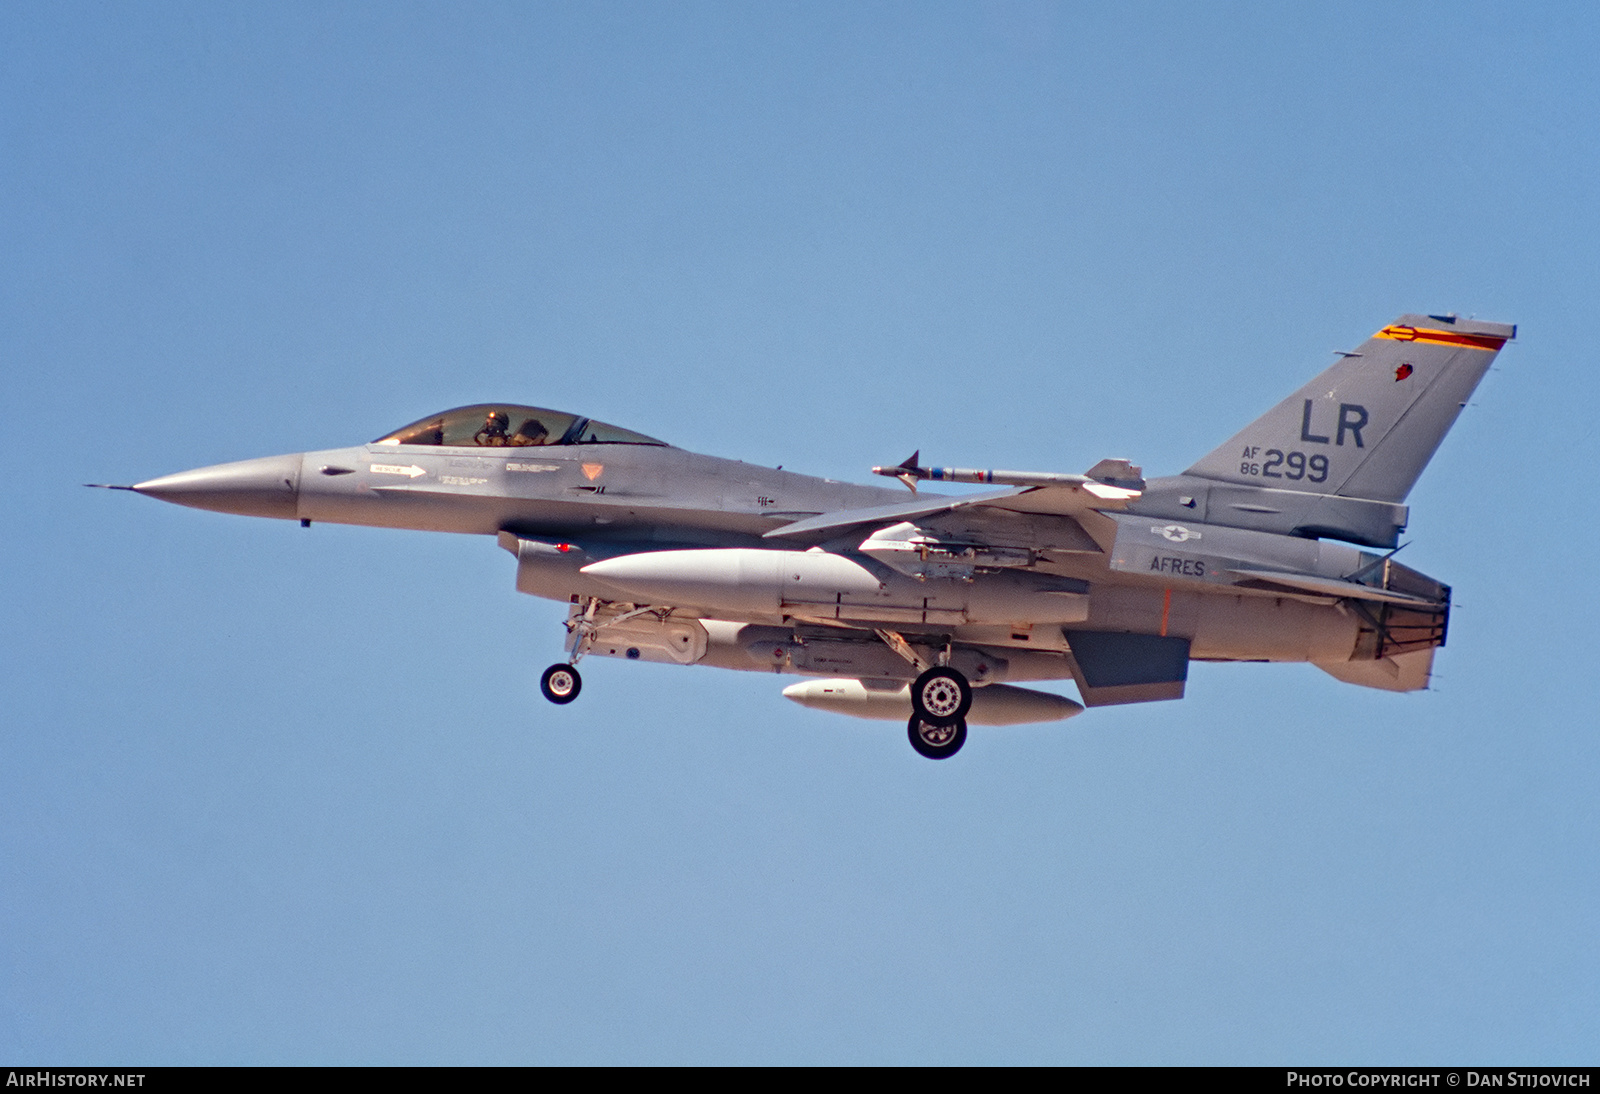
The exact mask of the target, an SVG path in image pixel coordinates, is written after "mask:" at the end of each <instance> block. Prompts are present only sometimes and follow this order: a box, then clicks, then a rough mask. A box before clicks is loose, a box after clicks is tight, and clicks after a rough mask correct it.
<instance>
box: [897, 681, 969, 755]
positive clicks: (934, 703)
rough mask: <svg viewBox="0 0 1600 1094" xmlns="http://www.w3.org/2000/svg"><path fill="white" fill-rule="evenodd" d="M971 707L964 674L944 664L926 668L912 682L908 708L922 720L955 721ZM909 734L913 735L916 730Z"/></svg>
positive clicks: (942, 723) (964, 715)
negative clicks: (914, 681)
mask: <svg viewBox="0 0 1600 1094" xmlns="http://www.w3.org/2000/svg"><path fill="white" fill-rule="evenodd" d="M971 709H972V685H971V684H969V683H967V678H966V677H965V676H963V675H961V674H960V673H959V672H957V671H956V670H955V669H953V668H950V667H949V666H947V665H940V666H935V667H934V668H931V669H929V670H927V671H926V672H924V673H923V674H922V675H921V676H919V677H917V680H916V683H914V684H912V685H911V711H912V713H913V715H915V716H916V717H917V718H920V719H922V720H923V721H924V722H928V723H930V724H932V725H945V726H947V725H954V724H955V723H957V722H960V721H961V720H962V719H963V718H965V717H966V716H967V711H969V710H971ZM963 735H965V730H963ZM912 736H913V737H915V736H916V735H915V733H913V734H912ZM960 747H961V746H960V745H957V746H956V748H960ZM951 751H954V749H952V750H951Z"/></svg>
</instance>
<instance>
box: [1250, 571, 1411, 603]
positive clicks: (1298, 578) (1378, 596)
mask: <svg viewBox="0 0 1600 1094" xmlns="http://www.w3.org/2000/svg"><path fill="white" fill-rule="evenodd" d="M1232 573H1234V574H1237V575H1238V576H1239V577H1240V578H1242V579H1243V580H1242V581H1241V582H1240V584H1242V585H1250V584H1253V583H1255V582H1262V583H1263V584H1267V585H1278V586H1283V587H1286V588H1289V589H1293V590H1297V591H1299V592H1307V593H1314V594H1316V595H1317V596H1336V597H1339V598H1341V599H1347V600H1372V601H1377V602H1380V603H1383V604H1404V605H1406V606H1407V607H1415V608H1428V609H1436V608H1439V607H1441V605H1440V604H1439V603H1438V602H1437V601H1433V600H1429V599H1427V598H1426V597H1421V596H1412V595H1410V594H1408V593H1398V592H1392V591H1390V590H1388V589H1375V588H1373V587H1372V586H1371V585H1358V584H1357V583H1356V582H1354V581H1342V580H1340V579H1339V578H1336V577H1316V576H1314V575H1312V574H1293V573H1286V572H1283V571H1278V570H1256V569H1245V568H1238V567H1236V568H1235V569H1234V570H1233V571H1232Z"/></svg>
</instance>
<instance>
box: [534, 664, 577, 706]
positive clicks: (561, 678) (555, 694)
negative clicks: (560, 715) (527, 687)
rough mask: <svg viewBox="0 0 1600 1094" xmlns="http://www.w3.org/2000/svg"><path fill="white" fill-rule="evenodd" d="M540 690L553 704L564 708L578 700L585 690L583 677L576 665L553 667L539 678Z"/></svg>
mask: <svg viewBox="0 0 1600 1094" xmlns="http://www.w3.org/2000/svg"><path fill="white" fill-rule="evenodd" d="M539 690H540V691H542V692H544V697H545V698H546V699H548V700H550V701H551V702H552V703H559V704H561V705H563V706H564V705H566V704H567V703H570V702H572V700H574V699H576V698H577V697H578V692H580V691H582V690H583V677H581V676H579V675H578V669H577V667H576V666H574V665H566V664H559V665H551V666H550V667H549V668H547V669H545V670H544V675H543V676H541V677H539Z"/></svg>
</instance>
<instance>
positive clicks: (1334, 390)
mask: <svg viewBox="0 0 1600 1094" xmlns="http://www.w3.org/2000/svg"><path fill="white" fill-rule="evenodd" d="M1515 336H1516V328H1515V327H1513V326H1508V325H1503V324H1499V323H1486V322H1477V321H1473V320H1467V319H1461V318H1458V317H1457V316H1455V315H1405V316H1401V317H1400V318H1399V319H1397V320H1395V321H1394V322H1393V323H1392V324H1390V325H1388V326H1385V327H1384V328H1383V329H1381V330H1379V331H1378V332H1377V333H1376V334H1374V335H1373V336H1372V337H1371V338H1369V339H1367V340H1366V341H1365V342H1363V343H1362V344H1361V345H1360V346H1359V347H1358V348H1356V349H1355V350H1353V351H1351V352H1348V353H1344V354H1342V355H1340V357H1339V358H1338V359H1337V360H1336V361H1335V362H1334V364H1333V365H1331V366H1330V367H1329V368H1328V369H1327V370H1326V371H1324V372H1322V373H1321V374H1320V375H1318V376H1317V377H1316V378H1315V379H1313V380H1311V381H1310V382H1309V383H1307V384H1305V386H1303V387H1301V388H1300V389H1299V390H1298V391H1295V392H1294V393H1293V394H1291V395H1290V396H1289V397H1288V398H1286V399H1284V400H1283V401H1282V402H1280V403H1278V404H1277V405H1276V406H1274V407H1273V408H1272V409H1271V410H1269V411H1267V413H1265V414H1264V415H1262V416H1261V417H1260V418H1257V419H1256V420H1255V421H1254V422H1251V423H1250V424H1249V425H1247V426H1245V428H1244V429H1242V430H1240V431H1239V432H1238V433H1237V434H1235V435H1234V436H1233V437H1231V438H1230V439H1229V440H1227V441H1226V442H1225V443H1223V444H1222V445H1221V447H1219V448H1217V449H1215V450H1214V451H1212V452H1211V453H1209V454H1208V455H1206V456H1204V457H1203V458H1201V459H1200V460H1199V462H1197V463H1195V464H1194V465H1193V466H1192V467H1190V468H1189V469H1188V470H1186V471H1184V472H1183V473H1182V474H1178V475H1172V476H1169V477H1165V478H1155V479H1150V480H1146V479H1145V478H1144V475H1143V473H1142V471H1141V469H1140V468H1138V467H1136V466H1134V465H1133V464H1131V463H1129V462H1128V461H1127V460H1123V459H1106V460H1101V461H1100V462H1099V463H1097V464H1095V466H1093V467H1091V468H1089V469H1088V471H1086V472H1085V473H1083V474H1069V473H1062V472H1055V471H1000V470H979V469H969V468H957V467H930V466H924V465H923V464H922V462H921V460H920V455H919V454H914V455H913V456H912V457H911V458H910V459H907V460H905V461H903V462H901V463H899V464H895V465H892V466H884V467H875V468H873V469H872V470H873V471H874V472H875V473H876V474H879V475H882V476H886V477H888V478H891V479H897V480H899V481H900V482H901V483H902V484H903V485H902V486H898V487H897V486H887V485H886V486H882V487H879V486H862V485H855V484H850V483H844V482H836V481H834V480H832V479H822V478H813V477H810V476H807V475H801V474H795V473H793V472H789V471H784V470H781V469H777V470H769V469H767V468H764V467H756V466H752V465H749V464H745V463H742V462H737V461H734V460H726V459H719V458H717V457H714V456H703V455H699V454H697V453H694V452H689V451H686V450H684V449H681V448H676V447H673V446H672V445H670V444H668V443H666V442H664V441H659V440H656V439H655V438H653V437H647V436H645V435H643V434H641V433H635V432H633V431H632V430H628V429H623V428H620V427H617V426H612V425H607V424H605V423H603V422H600V421H596V420H594V419H592V418H587V417H584V416H582V415H579V414H572V413H568V412H563V411H557V410H549V409H545V408H543V407H535V406H524V405H521V404H512V403H485V404H479V405H474V406H464V407H458V408H456V409H454V410H446V411H443V412H441V413H437V414H430V415H428V416H427V417H425V418H422V419H420V420H418V421H416V422H413V423H412V424H410V425H407V426H405V427H403V428H401V429H397V430H394V431H393V432H391V433H386V434H384V435H383V436H381V437H379V438H378V439H377V440H374V441H372V442H370V443H368V444H363V445H356V446H354V447H351V448H335V449H330V450H327V451H321V452H304V453H297V454H293V455H284V456H269V457H265V458H262V459H253V460H245V461H243V462H240V463H228V464H222V465H219V466H215V467H204V468H199V469H197V470H193V471H183V472H180V473H178V474H174V475H166V476H163V477H161V478H156V479H151V480H149V481H148V482H141V483H139V484H137V485H135V486H131V487H122V488H121V489H129V490H133V491H136V492H138V493H140V494H145V495H148V496H150V497H153V498H160V499H162V500H164V501H170V502H176V503H178V504H181V505H189V506H195V507H197V508H201V509H211V510H217V511H220V512H225V513H239V514H246V515H250V516H259V517H275V518H280V519H285V520H298V521H300V523H301V524H302V525H304V526H306V527H310V526H311V525H312V524H313V523H315V522H320V521H328V522H334V523H342V524H359V525H372V526H378V527H385V528H409V529H420V530H425V531H435V532H461V533H467V534H471V535H482V536H493V537H495V538H496V539H497V541H498V543H499V545H500V546H501V547H503V548H505V550H507V551H508V552H510V553H511V554H512V555H513V556H514V557H515V559H516V587H517V589H518V590H519V591H520V592H523V593H527V594H529V595H531V596H538V597H544V598H547V599H551V600H557V601H562V602H564V603H566V604H567V605H568V608H567V618H566V639H565V652H566V656H565V657H564V658H563V659H562V660H560V661H558V662H557V663H555V664H553V665H551V666H550V667H549V668H548V669H546V670H545V671H544V674H543V676H542V678H541V680H540V684H539V686H540V689H541V690H542V691H543V693H544V695H545V697H546V698H547V699H549V700H550V701H551V702H552V703H558V704H565V703H570V702H572V701H573V700H575V699H577V698H578V693H579V691H580V689H581V688H582V685H583V679H582V677H581V676H580V675H579V672H578V664H579V662H580V660H581V659H582V658H584V657H586V656H591V655H592V656H598V657H615V658H621V659H624V660H635V661H654V662H661V663H666V664H676V665H711V666H715V667H718V668H726V669H740V670H744V671H753V672H769V673H778V674H789V675H797V676H802V677H811V678H812V679H810V680H807V681H804V682H801V683H797V684H794V685H792V686H790V687H788V688H787V689H785V690H784V692H783V694H784V695H785V696H787V697H789V698H790V699H793V700H795V701H797V702H800V703H802V704H804V705H806V706H810V707H818V708H822V709H825V710H831V711H837V712H840V713H844V714H853V715H857V716H860V717H867V718H892V719H896V720H899V719H905V720H906V724H907V734H908V736H909V738H910V741H911V745H912V747H913V748H915V749H916V751H917V752H919V753H921V754H922V755H923V756H927V757H929V758H932V759H943V758H946V757H949V756H952V755H954V754H955V753H956V752H957V751H958V750H959V749H960V748H961V746H962V744H963V743H964V742H965V741H966V737H967V726H968V723H972V724H974V725H993V724H1007V723H1017V722H1039V721H1049V720H1055V719H1061V718H1066V717H1070V716H1072V715H1075V714H1078V713H1080V712H1081V711H1082V710H1083V708H1084V705H1087V706H1090V707H1094V706H1102V705H1106V704H1113V703H1141V702H1150V701H1154V700H1167V699H1177V698H1181V697H1182V695H1183V693H1184V687H1185V683H1186V681H1187V678H1188V671H1189V663H1190V662H1191V661H1196V660H1198V661H1309V662H1310V663H1312V664H1314V665H1316V666H1317V667H1319V668H1321V669H1323V670H1324V671H1326V672H1328V673H1330V674H1332V675H1333V676H1335V677H1336V678H1338V679H1340V680H1343V681H1346V682H1348V683H1352V684H1357V685H1361V686H1363V687H1369V688H1381V689H1385V690H1389V691H1412V690H1417V689H1421V688H1425V687H1426V686H1427V684H1428V680H1429V674H1430V672H1431V668H1432V663H1433V657H1434V651H1435V650H1436V649H1438V648H1439V647H1441V646H1443V645H1444V642H1445V635H1446V631H1447V626H1448V623H1449V617H1450V588H1449V586H1447V585H1444V584H1442V583H1440V582H1438V581H1436V580H1434V579H1433V578H1431V577H1427V576H1425V575H1423V574H1421V573H1418V572H1417V571H1415V570H1412V569H1408V568H1407V567H1406V566H1404V565H1402V564H1400V563H1399V562H1397V561H1395V558H1394V554H1395V551H1396V550H1398V548H1399V547H1400V534H1401V532H1402V531H1403V530H1404V529H1405V527H1406V524H1407V521H1408V519H1409V512H1408V510H1407V507H1406V505H1405V504H1404V502H1405V498H1406V495H1407V494H1408V493H1409V492H1410V490H1411V488H1412V486H1413V485H1414V484H1415V483H1416V481H1417V478H1418V476H1419V475H1421V473H1422V470H1423V468H1424V467H1425V466H1426V464H1427V462H1428V460H1429V459H1430V458H1431V457H1432V456H1433V453H1434V451H1435V450H1436V449H1437V448H1438V446H1439V444H1440V442H1441V441H1442V440H1443V439H1444V436H1445V434H1446V432H1448V431H1449V429H1450V427H1451V425H1453V424H1454V422H1455V420H1456V417H1457V415H1458V414H1459V413H1460V412H1461V409H1462V407H1463V406H1465V405H1466V402H1467V399H1468V397H1469V396H1470V395H1471V393H1472V392H1473V390H1474V389H1475V388H1476V387H1477V385H1478V382H1479V381H1480V380H1481V379H1482V378H1483V375H1484V373H1485V372H1486V371H1487V370H1488V368H1489V365H1490V363H1491V362H1492V361H1493V360H1494V359H1495V356H1496V355H1497V354H1498V353H1499V352H1500V349H1501V347H1502V346H1504V345H1505V343H1506V342H1507V341H1509V340H1511V339H1512V338H1514V337H1515ZM941 482H959V483H980V484H987V485H990V486H993V487H995V488H996V489H993V490H987V491H982V492H977V493H970V494H965V495H959V496H950V495H938V494H932V493H928V492H925V491H924V490H923V489H921V488H922V487H923V486H924V485H925V484H929V483H941ZM907 488H909V492H907ZM1067 679H1071V680H1073V681H1074V682H1075V683H1076V685H1077V689H1078V692H1079V695H1080V697H1081V698H1082V704H1079V703H1077V702H1073V701H1072V700H1070V699H1067V698H1064V697H1062V696H1058V695H1053V694H1049V693H1046V692H1042V691H1037V690H1034V689H1029V688H1023V687H1018V686H1016V685H1017V684H1018V683H1025V682H1031V681H1044V680H1067Z"/></svg>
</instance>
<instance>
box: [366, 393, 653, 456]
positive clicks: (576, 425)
mask: <svg viewBox="0 0 1600 1094" xmlns="http://www.w3.org/2000/svg"><path fill="white" fill-rule="evenodd" d="M372 443H373V444H437V445H453V446H459V447H462V448H532V447H536V446H544V445H557V444H659V445H665V444H666V442H665V441H658V440H656V439H655V438H654V437H646V436H645V435H644V434H643V433H635V432H634V431H633V430H631V429H619V428H618V427H616V426H614V425H606V424H605V423H604V422H597V421H595V420H594V419H593V418H581V417H579V416H578V415H576V414H565V413H563V412H561V411H559V410H546V409H545V408H543V407H538V406H517V405H516V404H514V403H478V404H477V405H475V406H459V407H456V408H455V409H454V410H446V411H444V412H443V413H440V414H430V415H429V416H428V417H426V418H423V419H422V420H421V421H416V422H412V423H411V424H410V425H408V426H405V427H404V428H402V429H397V430H395V431H394V432H393V433H390V434H387V435H386V436H382V437H379V438H378V439H377V440H376V441H373V442H372Z"/></svg>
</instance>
